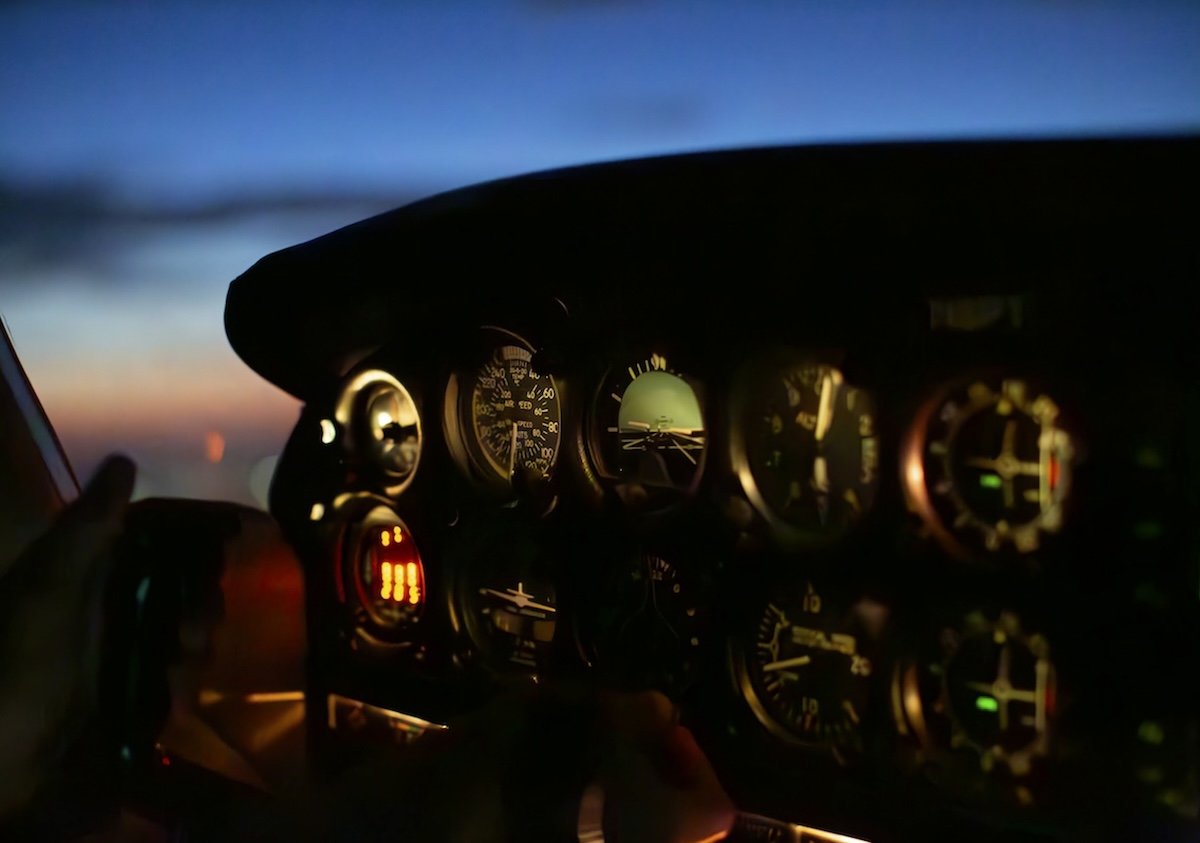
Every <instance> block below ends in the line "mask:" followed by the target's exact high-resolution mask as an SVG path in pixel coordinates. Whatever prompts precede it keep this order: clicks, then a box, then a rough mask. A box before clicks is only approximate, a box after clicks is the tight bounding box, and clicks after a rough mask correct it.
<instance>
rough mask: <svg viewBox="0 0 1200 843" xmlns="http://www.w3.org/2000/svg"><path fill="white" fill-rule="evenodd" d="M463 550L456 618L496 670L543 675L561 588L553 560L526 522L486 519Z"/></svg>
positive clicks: (551, 647)
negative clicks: (554, 571)
mask: <svg viewBox="0 0 1200 843" xmlns="http://www.w3.org/2000/svg"><path fill="white" fill-rule="evenodd" d="M466 538H468V540H469V542H470V544H469V545H468V546H466V547H464V548H462V550H461V556H460V558H461V562H455V563H454V565H455V566H456V567H457V568H458V570H457V572H456V583H455V589H454V591H455V605H454V606H453V610H454V614H453V620H454V623H455V626H456V628H457V629H460V630H461V631H464V632H465V633H466V634H467V636H468V638H469V639H470V642H471V644H472V646H473V648H474V650H475V651H476V653H477V654H478V655H479V657H480V659H481V661H482V663H483V664H484V665H485V666H486V667H488V668H489V669H490V670H493V671H495V672H497V673H509V674H511V673H518V674H526V675H535V676H536V675H539V674H542V673H543V672H545V670H546V668H547V666H548V665H549V663H550V660H551V657H552V655H553V652H554V648H555V633H556V631H557V628H558V592H557V589H556V587H555V577H554V575H553V570H552V565H551V564H550V562H549V561H548V559H547V557H546V556H545V555H544V552H543V548H542V546H541V545H540V544H539V541H538V536H537V535H536V534H535V532H534V531H533V530H531V529H530V528H528V526H527V525H523V524H514V523H511V522H508V521H495V522H487V523H481V524H479V525H478V527H477V529H475V530H472V531H471V535H470V536H469V537H466Z"/></svg>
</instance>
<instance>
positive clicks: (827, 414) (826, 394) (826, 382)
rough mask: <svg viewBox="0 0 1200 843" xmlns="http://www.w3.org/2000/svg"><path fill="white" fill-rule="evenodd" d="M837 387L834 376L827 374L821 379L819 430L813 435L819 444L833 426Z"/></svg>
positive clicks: (818, 410) (818, 415)
mask: <svg viewBox="0 0 1200 843" xmlns="http://www.w3.org/2000/svg"><path fill="white" fill-rule="evenodd" d="M837 386H838V384H837V383H836V382H835V381H834V376H833V375H832V374H829V373H826V375H825V377H823V378H821V401H820V404H818V406H817V429H816V431H815V432H814V434H813V435H814V436H815V438H816V440H817V441H818V442H820V441H821V440H823V439H824V438H825V434H826V433H828V432H829V426H830V425H831V424H833V400H834V398H835V397H836V395H837Z"/></svg>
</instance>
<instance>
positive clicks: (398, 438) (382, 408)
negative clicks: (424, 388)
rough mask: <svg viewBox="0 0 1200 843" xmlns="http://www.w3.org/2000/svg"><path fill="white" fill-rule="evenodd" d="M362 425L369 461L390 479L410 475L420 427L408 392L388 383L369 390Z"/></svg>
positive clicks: (417, 454)
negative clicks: (365, 431) (365, 434)
mask: <svg viewBox="0 0 1200 843" xmlns="http://www.w3.org/2000/svg"><path fill="white" fill-rule="evenodd" d="M363 422H364V426H365V428H366V430H367V436H366V443H367V448H368V449H369V451H370V454H371V459H372V461H373V462H374V463H375V464H376V465H378V466H379V467H380V468H382V469H383V470H384V472H386V473H387V474H388V475H390V476H391V477H395V478H397V479H401V480H403V479H407V478H408V477H409V476H411V475H412V473H413V472H414V471H415V470H416V468H417V459H418V458H419V457H420V454H421V426H420V422H419V419H418V416H417V407H416V405H415V404H414V403H413V400H412V397H411V396H410V395H409V394H408V390H406V389H405V388H404V387H403V386H401V385H400V384H389V383H379V384H376V385H375V386H372V387H370V388H369V390H368V392H367V396H366V400H365V401H364V403H363Z"/></svg>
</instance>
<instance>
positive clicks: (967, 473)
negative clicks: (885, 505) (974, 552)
mask: <svg viewBox="0 0 1200 843" xmlns="http://www.w3.org/2000/svg"><path fill="white" fill-rule="evenodd" d="M1059 416H1060V411H1059V408H1058V405H1057V404H1056V403H1055V402H1054V401H1053V400H1052V399H1051V398H1050V397H1049V396H1048V395H1046V394H1045V393H1042V392H1040V391H1038V390H1037V389H1035V388H1034V387H1032V386H1031V385H1030V384H1028V383H1027V382H1026V381H1024V380H1019V379H1015V378H1010V379H1006V380H1000V381H983V380H980V381H975V382H972V383H970V384H969V385H967V386H966V387H964V388H960V389H955V390H951V391H950V392H948V393H947V394H945V395H944V396H943V397H942V399H941V400H940V401H939V402H938V403H937V405H936V407H935V408H934V409H933V411H932V413H931V414H930V416H929V419H928V422H927V424H926V428H925V431H924V436H923V438H922V441H921V445H920V448H921V450H920V453H916V452H912V453H910V454H909V456H908V458H907V468H906V472H905V483H906V484H907V485H908V494H909V499H910V501H917V502H918V506H917V508H918V510H919V511H921V514H922V515H923V517H925V518H926V519H928V520H930V521H931V522H932V523H933V524H934V525H935V527H936V532H938V533H940V534H943V535H945V536H946V537H947V540H948V541H953V542H959V543H962V544H964V545H966V546H970V547H975V548H978V549H983V550H985V551H989V552H995V551H1002V550H1008V551H1013V552H1016V553H1030V552H1032V551H1035V550H1037V549H1038V547H1039V546H1040V544H1041V539H1042V536H1043V535H1044V534H1047V533H1056V532H1058V531H1059V530H1060V529H1061V528H1062V524H1063V504H1064V502H1065V501H1066V499H1067V496H1068V493H1069V490H1070V484H1071V468H1072V463H1073V459H1074V444H1073V442H1072V438H1071V436H1070V434H1069V433H1068V432H1067V431H1066V430H1064V429H1063V428H1062V427H1061V426H1060V425H1059Z"/></svg>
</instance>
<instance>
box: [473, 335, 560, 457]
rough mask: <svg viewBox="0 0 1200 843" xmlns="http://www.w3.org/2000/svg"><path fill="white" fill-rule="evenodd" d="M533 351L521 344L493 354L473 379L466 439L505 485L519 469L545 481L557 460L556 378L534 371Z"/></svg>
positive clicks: (557, 415) (504, 345) (557, 410)
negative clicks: (471, 442) (533, 473)
mask: <svg viewBox="0 0 1200 843" xmlns="http://www.w3.org/2000/svg"><path fill="white" fill-rule="evenodd" d="M532 359H533V351H532V350H531V349H530V348H529V346H528V345H525V344H524V343H520V342H516V341H513V342H507V343H504V344H501V345H499V346H497V347H496V348H494V349H493V351H492V353H491V355H490V356H489V357H488V359H487V361H486V362H485V363H484V364H483V365H482V366H481V367H480V368H479V370H478V371H477V372H476V373H475V375H474V377H473V378H472V379H471V383H470V389H469V391H468V393H467V395H466V396H464V397H466V398H467V400H469V402H470V407H469V412H468V413H466V414H464V415H465V416H466V418H467V419H469V430H470V436H471V438H472V440H473V442H474V443H475V444H476V446H477V451H478V453H479V454H480V456H482V461H481V462H482V465H483V466H485V467H486V469H485V470H486V471H487V472H488V473H489V474H491V475H492V476H494V477H497V478H500V479H503V480H505V481H509V480H511V479H512V477H513V475H514V474H515V473H516V472H517V471H518V470H519V469H527V470H532V471H534V472H536V473H537V474H538V475H541V476H548V475H549V474H550V473H551V471H552V470H553V468H554V463H555V460H556V459H557V458H558V445H559V440H560V438H561V435H562V433H561V429H560V428H561V424H562V414H561V412H560V407H559V399H558V388H557V385H556V384H555V383H554V378H552V377H550V376H549V375H543V374H541V373H540V372H538V371H537V370H535V369H534V368H533V366H532V365H531V361H532Z"/></svg>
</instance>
